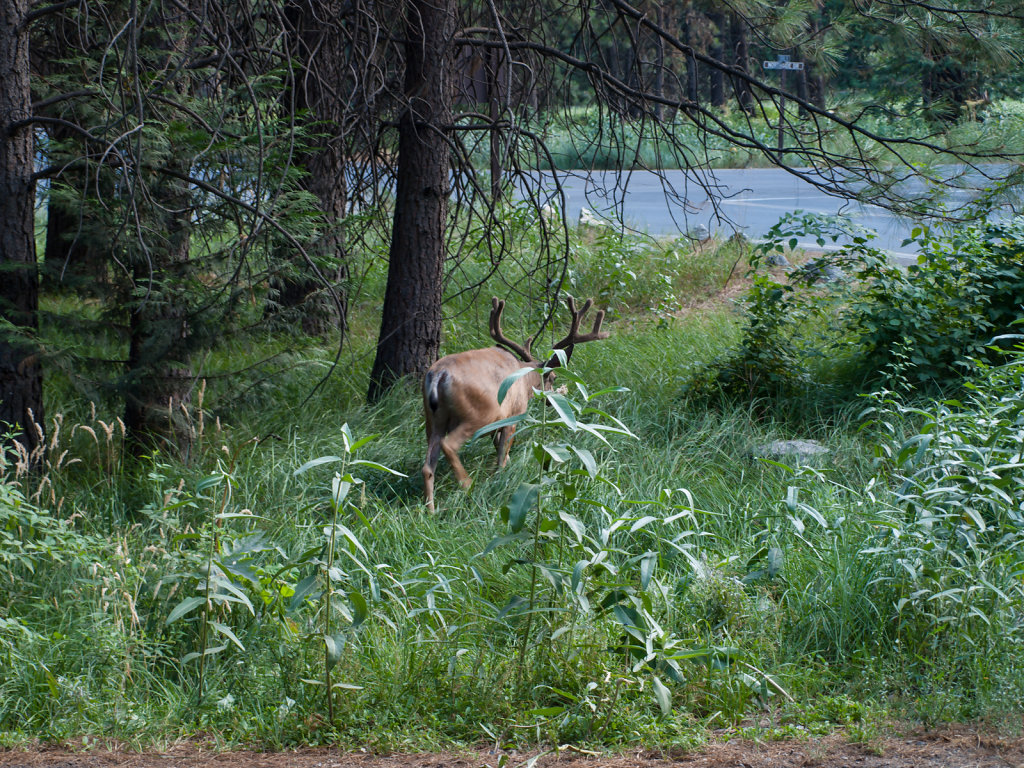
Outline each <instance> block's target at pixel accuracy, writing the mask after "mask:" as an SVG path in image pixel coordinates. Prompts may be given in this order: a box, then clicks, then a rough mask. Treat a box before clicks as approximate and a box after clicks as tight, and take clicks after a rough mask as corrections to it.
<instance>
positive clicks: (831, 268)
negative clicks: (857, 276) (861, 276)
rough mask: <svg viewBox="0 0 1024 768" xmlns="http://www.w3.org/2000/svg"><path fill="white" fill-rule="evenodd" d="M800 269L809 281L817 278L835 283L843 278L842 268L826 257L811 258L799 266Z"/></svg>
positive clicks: (813, 281) (815, 280)
mask: <svg viewBox="0 0 1024 768" xmlns="http://www.w3.org/2000/svg"><path fill="white" fill-rule="evenodd" d="M800 271H801V272H803V276H804V279H805V280H807V282H809V283H815V282H818V281H819V280H820V281H822V282H824V283H835V282H838V281H839V280H842V279H843V270H841V269H840V268H839V267H837V266H836V265H835V264H833V263H832V262H831V261H828V260H827V259H811V260H810V261H808V262H807V263H806V264H804V265H803V266H802V267H800Z"/></svg>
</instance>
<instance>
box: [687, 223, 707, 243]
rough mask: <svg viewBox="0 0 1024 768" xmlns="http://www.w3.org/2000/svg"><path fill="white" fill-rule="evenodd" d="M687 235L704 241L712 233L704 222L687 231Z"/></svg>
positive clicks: (692, 238)
mask: <svg viewBox="0 0 1024 768" xmlns="http://www.w3.org/2000/svg"><path fill="white" fill-rule="evenodd" d="M686 236H687V237H688V238H690V239H691V240H700V241H701V242H702V243H703V242H704V241H705V240H707V239H708V238H709V237H711V233H710V232H708V228H707V227H705V226H704V225H703V224H698V225H697V226H695V227H692V228H691V229H690V230H689V231H688V232H687V233H686Z"/></svg>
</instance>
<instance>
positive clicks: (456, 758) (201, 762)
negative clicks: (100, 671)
mask: <svg viewBox="0 0 1024 768" xmlns="http://www.w3.org/2000/svg"><path fill="white" fill-rule="evenodd" d="M502 755H505V756H506V758H507V759H506V760H505V761H503V764H504V765H505V766H507V767H508V768H524V767H525V766H527V764H528V763H530V762H531V759H532V758H534V757H536V753H528V752H507V753H497V752H490V751H486V750H481V751H478V752H469V751H467V752H461V753H457V752H436V753H427V754H413V755H375V754H369V753H365V752H359V751H355V752H342V751H338V750H332V749H324V748H320V749H302V750H297V751H292V752H251V751H230V752H218V751H214V750H209V749H204V748H203V747H200V746H197V745H194V744H188V745H179V746H175V747H173V748H171V749H168V750H167V751H165V752H132V751H128V750H118V749H83V750H77V751H76V750H71V749H67V748H59V747H39V748H34V749H28V750H24V749H22V750H7V751H3V752H0V766H2V767H3V768H497V766H498V764H499V760H501V758H502ZM1007 766H1009V768H1024V739H1019V738H1018V739H1004V738H1001V737H998V736H993V735H986V734H984V733H980V732H976V731H973V730H971V729H968V728H947V729H944V730H941V731H934V732H928V733H915V734H911V735H902V736H889V737H885V738H879V739H877V740H875V741H872V742H871V743H870V744H866V745H865V744H851V743H849V742H848V741H847V740H846V739H845V738H844V736H843V735H842V734H839V733H837V734H832V735H830V736H824V737H820V738H812V739H809V740H807V741H781V742H776V741H772V742H751V741H719V742H715V743H712V744H708V745H707V746H705V747H703V748H702V749H700V750H698V751H694V752H678V753H677V752H674V751H661V752H655V751H649V750H645V751H641V752H635V753H621V754H616V755H600V754H592V753H588V752H582V751H580V750H574V749H571V748H563V749H562V750H560V751H558V752H557V753H555V752H550V753H545V754H541V755H540V756H539V757H537V759H536V761H535V762H534V763H533V765H530V768H1006V767H1007Z"/></svg>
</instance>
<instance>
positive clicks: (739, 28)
mask: <svg viewBox="0 0 1024 768" xmlns="http://www.w3.org/2000/svg"><path fill="white" fill-rule="evenodd" d="M731 17H732V18H731V22H732V23H731V24H730V26H731V27H732V45H733V51H732V52H733V55H734V56H735V58H734V59H733V63H734V64H735V66H736V67H737V68H738V69H740V70H742V71H743V72H749V69H748V66H749V59H750V51H749V46H748V44H747V23H746V21H745V20H744V18H743V17H742V16H741V15H740V14H738V13H734V14H731ZM733 90H734V91H735V93H736V103H737V104H738V105H739V108H740V109H741V110H743V111H744V112H746V113H748V114H749V113H750V112H752V111H753V106H754V105H753V101H754V98H753V94H752V93H751V92H750V85H749V83H747V81H745V80H742V79H740V78H734V80H733Z"/></svg>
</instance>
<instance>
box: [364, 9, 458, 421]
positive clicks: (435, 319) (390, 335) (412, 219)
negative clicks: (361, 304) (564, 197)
mask: <svg viewBox="0 0 1024 768" xmlns="http://www.w3.org/2000/svg"><path fill="white" fill-rule="evenodd" d="M454 30H455V10H454V5H453V0H408V2H407V3H406V44H405V93H406V94H407V95H408V97H409V105H408V107H407V108H406V110H405V111H404V112H403V114H402V116H401V118H400V120H399V126H398V133H399V139H398V182H397V187H396V192H395V214H394V220H393V231H392V235H391V250H390V253H389V256H388V258H389V263H388V282H387V288H386V289H385V293H384V308H383V317H382V319H381V326H380V337H379V339H378V341H377V357H376V359H375V360H374V363H373V371H372V373H371V374H370V388H369V392H368V394H367V399H368V400H369V401H370V402H375V401H377V400H379V399H380V398H381V397H382V396H383V394H384V393H385V392H386V391H387V389H388V388H389V387H390V386H391V385H392V384H393V383H394V382H395V381H396V380H397V379H399V378H400V377H402V376H405V375H406V374H420V373H422V372H423V371H425V370H426V369H427V368H428V367H429V366H430V365H431V363H433V362H434V360H435V359H436V358H437V352H438V349H439V348H440V345H441V299H442V291H443V279H444V256H445V223H446V221H447V218H448V195H449V187H450V181H449V165H450V163H449V149H448V143H447V141H446V133H447V131H448V130H449V126H450V125H451V122H452V107H451V92H452V91H451V75H452V73H451V66H450V58H451V38H452V35H453V34H454Z"/></svg>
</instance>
